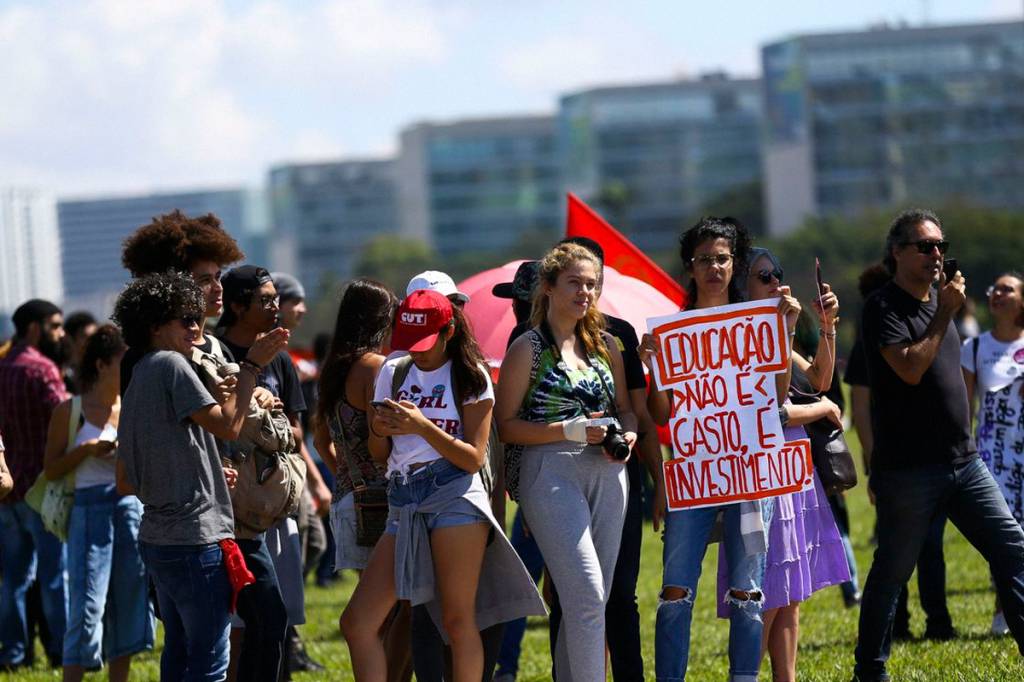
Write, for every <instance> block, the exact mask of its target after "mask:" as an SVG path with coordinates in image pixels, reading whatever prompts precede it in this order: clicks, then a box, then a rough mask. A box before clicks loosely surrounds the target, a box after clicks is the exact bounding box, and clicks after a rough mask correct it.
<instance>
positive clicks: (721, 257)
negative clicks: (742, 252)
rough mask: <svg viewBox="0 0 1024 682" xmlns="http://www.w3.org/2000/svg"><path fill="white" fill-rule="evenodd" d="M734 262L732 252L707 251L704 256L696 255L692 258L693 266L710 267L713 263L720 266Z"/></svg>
mask: <svg viewBox="0 0 1024 682" xmlns="http://www.w3.org/2000/svg"><path fill="white" fill-rule="evenodd" d="M730 263H732V254H731V253H706V254H704V255H702V256H694V257H693V258H691V259H690V264H691V265H692V266H693V267H695V268H696V267H701V268H710V267H711V265H712V264H714V265H717V266H718V267H720V268H724V267H725V266H726V265H729V264H730Z"/></svg>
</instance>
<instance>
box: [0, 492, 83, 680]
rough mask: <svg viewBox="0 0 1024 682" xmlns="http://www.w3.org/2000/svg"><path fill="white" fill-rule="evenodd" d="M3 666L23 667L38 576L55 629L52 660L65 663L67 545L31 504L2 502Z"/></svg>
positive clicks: (0, 657)
mask: <svg viewBox="0 0 1024 682" xmlns="http://www.w3.org/2000/svg"><path fill="white" fill-rule="evenodd" d="M0 545H2V546H3V551H0V562H2V563H0V565H2V566H3V584H2V587H0V665H19V664H21V663H23V662H24V661H25V655H26V651H27V649H28V647H30V646H31V642H28V641H27V639H28V635H27V622H26V614H25V595H26V594H27V593H28V590H29V587H30V586H31V585H32V583H33V581H36V580H38V582H39V586H40V593H41V595H42V602H43V613H44V614H45V615H46V624H47V627H48V628H49V630H50V650H49V651H47V652H46V653H47V655H48V656H49V657H50V659H51V660H54V661H60V660H61V656H62V654H63V651H64V627H65V623H66V622H67V585H66V584H65V580H64V566H65V551H64V544H63V543H62V542H61V541H60V540H58V539H57V538H56V536H54V535H52V534H50V533H48V532H47V531H46V530H45V529H44V528H43V520H42V518H40V516H39V514H38V513H36V512H34V511H33V510H32V509H30V508H29V506H28V505H27V504H25V502H23V501H22V502H15V503H14V504H5V505H0Z"/></svg>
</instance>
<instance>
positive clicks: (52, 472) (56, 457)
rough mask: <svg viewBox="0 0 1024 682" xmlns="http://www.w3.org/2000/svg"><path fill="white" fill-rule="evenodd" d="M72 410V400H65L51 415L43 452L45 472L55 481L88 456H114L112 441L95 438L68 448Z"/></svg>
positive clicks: (48, 478)
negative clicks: (69, 420)
mask: <svg viewBox="0 0 1024 682" xmlns="http://www.w3.org/2000/svg"><path fill="white" fill-rule="evenodd" d="M70 411H71V403H70V401H64V402H63V403H61V404H60V405H58V406H57V407H55V408H54V410H53V414H52V415H50V426H49V428H48V429H47V433H46V450H45V451H44V453H43V474H44V475H45V476H46V478H47V480H50V481H55V480H57V479H58V478H61V477H62V476H66V475H67V474H69V473H71V472H72V471H74V470H75V469H76V468H77V467H78V465H79V464H81V463H82V462H83V461H84V460H85V459H86V458H87V457H109V456H112V455H113V453H114V449H115V447H116V446H115V445H114V443H113V442H111V441H106V440H99V439H98V438H93V439H91V440H87V441H85V442H84V443H81V444H79V445H76V446H75V447H73V448H71V449H70V450H68V449H67V446H68V418H69V417H70Z"/></svg>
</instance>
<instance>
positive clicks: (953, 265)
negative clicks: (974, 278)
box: [942, 258, 960, 282]
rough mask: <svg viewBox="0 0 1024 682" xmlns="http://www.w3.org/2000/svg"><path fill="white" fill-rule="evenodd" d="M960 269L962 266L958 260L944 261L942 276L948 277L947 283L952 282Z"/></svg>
mask: <svg viewBox="0 0 1024 682" xmlns="http://www.w3.org/2000/svg"><path fill="white" fill-rule="evenodd" d="M959 269H960V266H959V264H957V262H956V258H946V259H944V260H943V261H942V274H944V275H945V276H946V282H952V281H953V278H954V277H956V273H957V270H959Z"/></svg>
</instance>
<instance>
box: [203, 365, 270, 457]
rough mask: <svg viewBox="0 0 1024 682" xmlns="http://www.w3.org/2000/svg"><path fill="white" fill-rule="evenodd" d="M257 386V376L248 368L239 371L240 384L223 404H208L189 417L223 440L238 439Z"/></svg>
mask: <svg viewBox="0 0 1024 682" xmlns="http://www.w3.org/2000/svg"><path fill="white" fill-rule="evenodd" d="M255 386H256V377H255V375H253V373H252V372H250V371H248V370H242V371H241V372H239V373H238V385H237V386H236V388H235V392H234V393H233V394H231V395H230V396H228V398H227V400H225V401H224V403H223V404H221V405H217V404H214V405H207V406H206V407H202V408H200V409H198V410H196V411H195V412H193V413H192V414H191V415H189V417H190V418H191V419H192V421H194V422H195V423H196V424H198V425H199V426H200V427H202V428H203V430H205V431H209V432H210V433H212V434H213V435H214V436H216V437H217V438H220V439H221V440H229V441H230V440H238V436H239V434H240V433H241V432H242V423H243V422H244V421H245V413H246V412H247V411H248V410H247V408H248V406H249V399H250V398H252V390H253V388H254V387H255Z"/></svg>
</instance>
